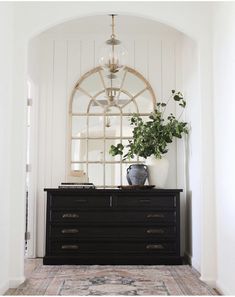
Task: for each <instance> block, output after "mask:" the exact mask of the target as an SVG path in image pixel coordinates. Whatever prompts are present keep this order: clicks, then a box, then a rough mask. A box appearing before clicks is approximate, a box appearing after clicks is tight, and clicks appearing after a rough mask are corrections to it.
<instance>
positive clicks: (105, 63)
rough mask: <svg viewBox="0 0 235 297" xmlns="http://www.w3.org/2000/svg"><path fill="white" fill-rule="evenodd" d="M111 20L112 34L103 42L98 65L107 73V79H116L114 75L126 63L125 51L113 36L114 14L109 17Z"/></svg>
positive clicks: (114, 35)
mask: <svg viewBox="0 0 235 297" xmlns="http://www.w3.org/2000/svg"><path fill="white" fill-rule="evenodd" d="M110 16H111V18H112V25H111V27H112V34H111V36H110V38H109V39H108V40H107V41H106V42H105V43H106V45H105V46H104V47H103V48H102V49H101V53H100V58H99V63H100V65H101V67H102V68H103V69H104V70H106V71H108V74H107V77H108V78H110V79H111V80H112V79H115V78H116V74H117V73H118V71H119V70H121V69H122V68H123V67H124V66H125V65H126V61H127V50H126V49H125V47H124V46H122V45H121V41H120V40H118V39H117V36H116V34H115V20H114V18H115V16H116V15H115V14H111V15H110Z"/></svg>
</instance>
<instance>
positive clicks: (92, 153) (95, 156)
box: [88, 139, 104, 162]
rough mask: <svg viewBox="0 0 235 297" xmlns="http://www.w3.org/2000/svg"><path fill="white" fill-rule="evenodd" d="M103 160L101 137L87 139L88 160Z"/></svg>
mask: <svg viewBox="0 0 235 297" xmlns="http://www.w3.org/2000/svg"><path fill="white" fill-rule="evenodd" d="M103 160H104V140H103V139H89V140H88V161H100V162H103Z"/></svg>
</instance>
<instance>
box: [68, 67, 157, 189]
mask: <svg viewBox="0 0 235 297" xmlns="http://www.w3.org/2000/svg"><path fill="white" fill-rule="evenodd" d="M155 104H156V98H155V95H154V92H153V89H152V87H151V86H150V84H149V82H148V81H147V80H146V79H145V78H144V77H143V76H142V75H141V74H140V73H139V72H137V71H136V70H134V69H132V68H130V67H125V68H124V69H123V70H122V71H120V72H119V73H118V75H115V77H110V76H109V77H108V76H107V73H106V72H105V71H104V70H103V69H102V68H101V67H96V68H94V69H92V70H90V71H89V72H87V73H86V74H84V75H83V76H82V77H81V78H80V79H79V81H78V82H77V83H76V85H75V87H74V89H73V91H72V95H71V99H70V104H69V123H70V124H69V130H70V135H69V154H70V156H69V171H70V174H71V175H76V176H85V177H87V180H89V182H92V183H94V184H95V186H96V187H116V186H117V185H125V184H126V177H125V172H126V168H127V167H128V166H129V164H130V163H138V162H141V161H143V160H141V159H140V158H136V159H135V160H130V161H122V157H121V156H115V157H112V156H111V155H110V154H109V148H110V146H111V145H112V144H114V145H116V144H117V143H119V142H120V143H123V144H126V143H128V140H130V139H131V137H132V128H131V126H130V122H129V119H130V117H131V115H132V114H133V113H137V114H139V115H141V116H142V117H146V119H147V117H148V115H149V114H150V113H151V112H152V111H153V109H154V107H155Z"/></svg>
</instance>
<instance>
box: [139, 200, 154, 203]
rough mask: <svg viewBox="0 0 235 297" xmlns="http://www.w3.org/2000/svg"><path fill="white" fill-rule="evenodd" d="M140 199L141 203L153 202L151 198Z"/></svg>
mask: <svg viewBox="0 0 235 297" xmlns="http://www.w3.org/2000/svg"><path fill="white" fill-rule="evenodd" d="M139 201H140V202H141V203H149V202H151V200H149V199H140V200H139Z"/></svg>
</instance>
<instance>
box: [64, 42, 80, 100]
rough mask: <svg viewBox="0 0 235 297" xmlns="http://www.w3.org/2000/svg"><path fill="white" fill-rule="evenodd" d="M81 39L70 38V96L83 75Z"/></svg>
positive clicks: (68, 71)
mask: <svg viewBox="0 0 235 297" xmlns="http://www.w3.org/2000/svg"><path fill="white" fill-rule="evenodd" d="M81 50H82V41H81V40H68V68H67V77H68V85H67V89H68V94H69V96H70V94H71V92H72V90H73V87H74V85H75V83H76V82H77V81H78V80H79V78H80V77H81V75H82V70H81Z"/></svg>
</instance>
